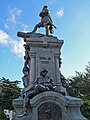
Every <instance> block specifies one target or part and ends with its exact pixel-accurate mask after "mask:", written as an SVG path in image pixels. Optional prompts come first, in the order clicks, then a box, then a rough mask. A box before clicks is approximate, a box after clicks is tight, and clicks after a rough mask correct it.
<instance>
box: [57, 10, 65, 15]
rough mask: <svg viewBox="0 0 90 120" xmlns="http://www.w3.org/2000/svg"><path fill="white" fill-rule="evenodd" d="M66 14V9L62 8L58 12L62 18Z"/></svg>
mask: <svg viewBox="0 0 90 120" xmlns="http://www.w3.org/2000/svg"><path fill="white" fill-rule="evenodd" d="M63 13H64V9H63V8H61V9H60V10H59V11H58V12H57V16H59V17H62V16H63Z"/></svg>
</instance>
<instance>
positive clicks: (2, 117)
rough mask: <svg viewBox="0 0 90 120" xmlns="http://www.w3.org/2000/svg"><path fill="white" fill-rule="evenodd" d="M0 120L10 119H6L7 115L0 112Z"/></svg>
mask: <svg viewBox="0 0 90 120" xmlns="http://www.w3.org/2000/svg"><path fill="white" fill-rule="evenodd" d="M0 120H9V119H8V118H7V117H6V115H5V113H4V112H3V110H0Z"/></svg>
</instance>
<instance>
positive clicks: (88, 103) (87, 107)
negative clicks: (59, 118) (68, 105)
mask: <svg viewBox="0 0 90 120" xmlns="http://www.w3.org/2000/svg"><path fill="white" fill-rule="evenodd" d="M81 112H82V114H83V115H84V116H85V117H86V118H87V119H88V120H90V100H85V101H84V103H83V105H82V106H81Z"/></svg>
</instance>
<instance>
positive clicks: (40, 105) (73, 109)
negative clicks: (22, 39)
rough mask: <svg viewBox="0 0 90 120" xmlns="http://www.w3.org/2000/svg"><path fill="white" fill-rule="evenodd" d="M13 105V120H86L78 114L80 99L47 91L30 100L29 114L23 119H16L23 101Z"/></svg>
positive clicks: (14, 102)
mask: <svg viewBox="0 0 90 120" xmlns="http://www.w3.org/2000/svg"><path fill="white" fill-rule="evenodd" d="M13 104H14V106H16V111H17V113H16V115H15V116H14V118H13V120H86V118H84V117H83V116H82V114H81V112H80V106H81V104H82V101H81V99H79V98H74V97H70V96H63V95H61V94H60V93H57V92H52V91H49V92H48V91H47V92H43V93H40V94H38V95H36V96H35V97H34V98H32V99H31V100H30V107H29V109H30V113H29V115H28V116H24V117H23V118H17V115H18V114H20V113H21V109H23V99H22V100H21V99H16V100H14V101H13Z"/></svg>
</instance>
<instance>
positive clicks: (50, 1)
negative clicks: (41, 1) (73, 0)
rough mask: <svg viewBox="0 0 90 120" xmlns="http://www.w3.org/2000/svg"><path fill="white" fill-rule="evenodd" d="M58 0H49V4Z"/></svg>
mask: <svg viewBox="0 0 90 120" xmlns="http://www.w3.org/2000/svg"><path fill="white" fill-rule="evenodd" d="M56 1H57V0H49V4H54V3H55V2H56Z"/></svg>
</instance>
